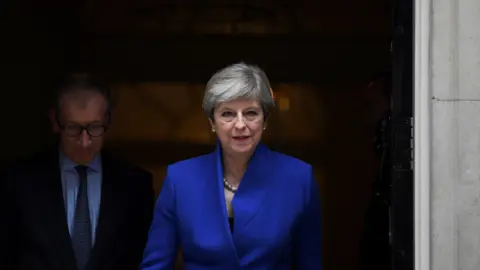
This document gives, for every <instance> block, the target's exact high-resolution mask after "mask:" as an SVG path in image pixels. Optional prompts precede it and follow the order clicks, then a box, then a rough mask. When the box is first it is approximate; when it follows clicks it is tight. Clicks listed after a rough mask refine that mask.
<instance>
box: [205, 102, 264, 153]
mask: <svg viewBox="0 0 480 270" xmlns="http://www.w3.org/2000/svg"><path fill="white" fill-rule="evenodd" d="M210 124H211V125H212V129H213V130H214V131H215V132H216V133H217V136H218V139H219V140H220V143H221V144H222V148H223V150H224V151H227V153H231V154H235V153H252V152H253V151H254V150H255V148H256V146H257V145H258V143H259V142H260V139H261V137H262V133H263V130H264V127H265V117H264V113H263V110H262V107H261V106H260V102H258V101H257V100H251V99H238V100H233V101H228V102H223V103H220V104H218V105H217V106H216V107H215V109H214V111H213V119H210Z"/></svg>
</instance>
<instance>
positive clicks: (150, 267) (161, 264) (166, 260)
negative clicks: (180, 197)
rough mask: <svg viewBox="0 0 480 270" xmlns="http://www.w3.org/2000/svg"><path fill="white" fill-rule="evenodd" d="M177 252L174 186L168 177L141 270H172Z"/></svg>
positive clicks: (161, 194)
mask: <svg viewBox="0 0 480 270" xmlns="http://www.w3.org/2000/svg"><path fill="white" fill-rule="evenodd" d="M177 251H178V240H177V220H176V215H175V186H174V185H173V184H172V181H171V179H170V178H169V176H168V172H167V177H166V178H165V180H164V182H163V185H162V190H161V192H160V195H159V196H158V199H157V202H156V205H155V209H154V214H153V221H152V224H151V226H150V231H149V234H148V241H147V245H146V248H145V251H144V255H143V261H142V263H141V265H140V269H141V270H173V268H174V265H175V259H176V255H177Z"/></svg>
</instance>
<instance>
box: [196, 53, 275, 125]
mask: <svg viewBox="0 0 480 270" xmlns="http://www.w3.org/2000/svg"><path fill="white" fill-rule="evenodd" d="M242 98H247V99H255V100H259V101H260V105H261V106H262V109H263V113H264V114H265V117H268V115H269V114H270V112H271V110H272V108H273V107H274V106H275V101H274V99H273V96H272V92H271V87H270V82H269V80H268V78H267V75H266V74H265V72H263V70H261V69H260V68H259V67H257V66H254V65H247V64H245V63H243V62H240V63H237V64H233V65H230V66H227V67H225V68H223V69H221V70H220V71H218V72H217V73H215V74H214V75H213V76H212V77H211V78H210V80H209V81H208V82H207V86H206V87H205V95H204V97H203V110H204V111H205V114H206V115H207V116H208V117H210V118H212V117H213V115H212V114H213V110H214V109H215V107H216V106H217V105H218V104H219V103H222V102H227V101H232V100H236V99H242Z"/></svg>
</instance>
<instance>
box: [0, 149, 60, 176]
mask: <svg viewBox="0 0 480 270" xmlns="http://www.w3.org/2000/svg"><path fill="white" fill-rule="evenodd" d="M57 155H58V154H57V153H54V152H53V151H52V150H50V149H49V150H42V151H37V152H33V153H30V154H28V155H25V156H21V157H17V158H15V159H14V160H11V161H8V162H6V165H5V166H4V172H7V173H12V172H16V171H26V170H34V169H37V168H40V169H41V168H43V169H45V167H46V166H50V165H53V164H54V162H56V161H57V160H58V156H57Z"/></svg>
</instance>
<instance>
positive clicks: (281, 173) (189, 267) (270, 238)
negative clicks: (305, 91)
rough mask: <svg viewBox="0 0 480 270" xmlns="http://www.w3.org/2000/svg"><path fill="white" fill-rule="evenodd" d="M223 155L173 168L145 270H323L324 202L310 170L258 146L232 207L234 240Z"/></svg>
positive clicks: (158, 210)
mask: <svg viewBox="0 0 480 270" xmlns="http://www.w3.org/2000/svg"><path fill="white" fill-rule="evenodd" d="M222 163H223V162H222V154H221V147H220V146H217V149H216V151H215V152H213V153H211V154H208V155H204V156H200V157H196V158H192V159H188V160H184V161H180V162H178V163H175V164H173V165H170V166H169V167H168V169H167V176H166V178H165V181H164V183H163V186H162V191H161V193H160V196H159V197H158V200H157V203H156V206H155V211H154V220H153V223H152V225H151V228H150V233H149V238H148V242H147V246H146V249H145V253H144V259H143V262H142V264H141V266H140V269H143V270H172V269H173V267H174V263H175V259H176V254H177V251H178V249H179V248H181V250H182V254H183V259H184V265H185V270H214V269H215V270H217V269H218V270H236V269H238V270H240V269H243V270H247V269H256V270H257V269H258V270H260V269H271V270H283V269H285V270H287V269H288V270H290V269H291V267H292V266H293V267H294V268H295V269H296V270H321V269H323V268H322V257H321V219H320V198H319V197H320V196H319V189H318V185H317V182H316V181H315V179H314V175H313V172H312V168H311V166H310V165H308V164H306V163H304V162H303V161H300V160H298V159H296V158H293V157H290V156H286V155H284V154H280V153H277V152H273V151H271V150H269V149H268V148H267V147H266V146H265V145H262V144H259V145H258V146H257V149H256V151H255V153H254V154H253V156H252V158H251V160H250V162H249V164H248V168H247V170H246V172H245V174H244V177H243V179H242V181H241V184H240V186H239V187H238V190H237V192H236V193H235V196H234V198H233V201H232V206H233V209H234V218H235V220H234V232H233V233H231V231H230V227H229V223H228V216H227V210H226V205H225V196H224V188H223V165H222Z"/></svg>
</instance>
